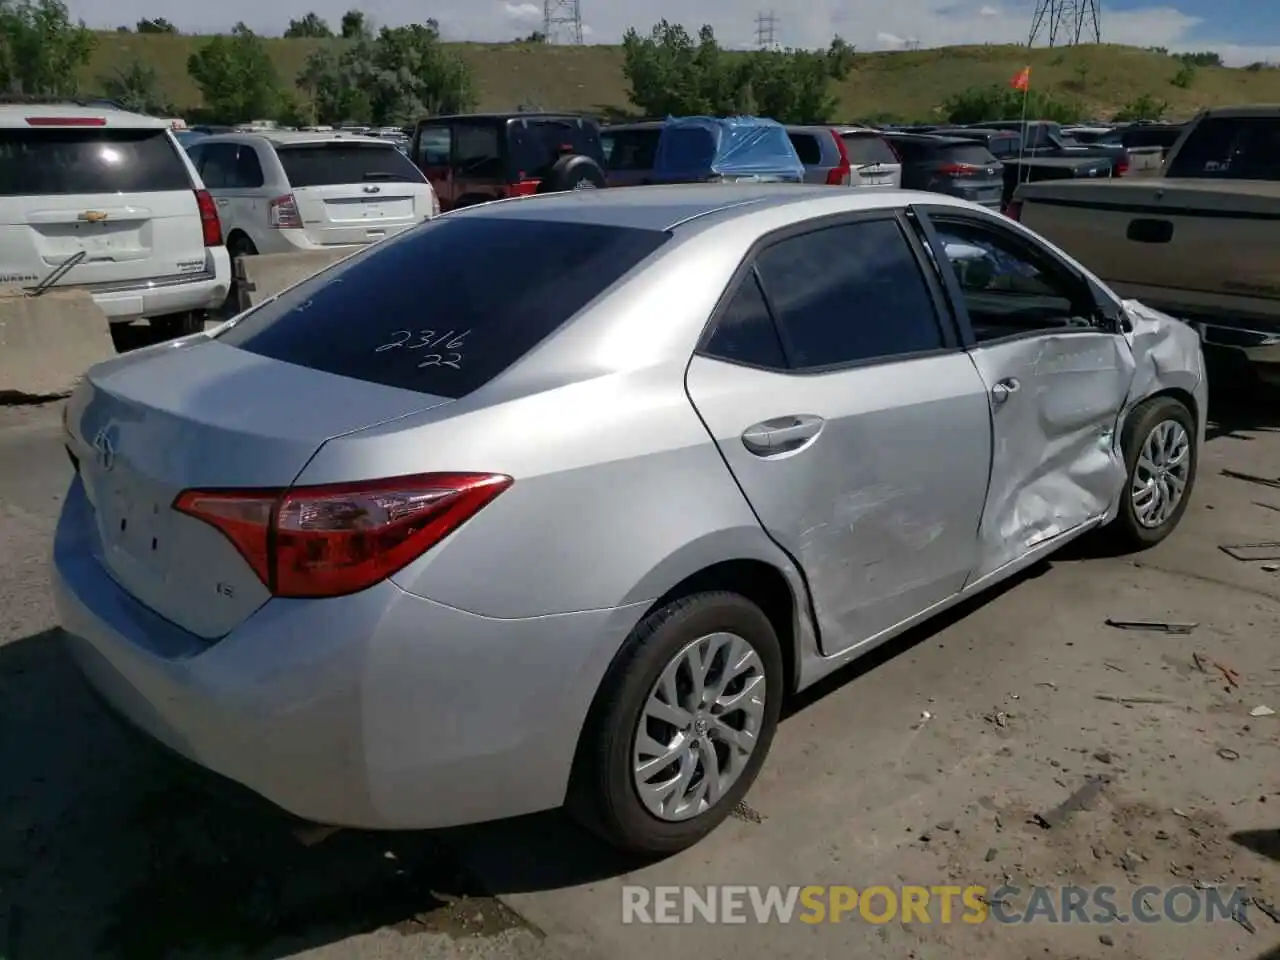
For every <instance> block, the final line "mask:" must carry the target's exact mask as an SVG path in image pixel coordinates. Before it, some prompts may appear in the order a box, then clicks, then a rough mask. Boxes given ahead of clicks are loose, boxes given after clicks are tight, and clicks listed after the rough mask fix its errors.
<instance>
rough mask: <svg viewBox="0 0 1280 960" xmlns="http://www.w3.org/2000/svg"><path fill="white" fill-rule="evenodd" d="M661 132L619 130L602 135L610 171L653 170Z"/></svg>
mask: <svg viewBox="0 0 1280 960" xmlns="http://www.w3.org/2000/svg"><path fill="white" fill-rule="evenodd" d="M661 134H662V131H661V130H619V131H617V132H616V133H612V134H611V133H604V134H601V140H602V141H603V143H604V150H605V157H606V158H607V159H608V162H609V169H610V170H652V169H653V159H654V156H655V155H656V154H657V152H658V137H659V136H661Z"/></svg>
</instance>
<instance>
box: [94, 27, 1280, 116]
mask: <svg viewBox="0 0 1280 960" xmlns="http://www.w3.org/2000/svg"><path fill="white" fill-rule="evenodd" d="M203 42H205V40H204V38H202V37H189V36H163V35H138V34H122V33H104V34H101V35H100V37H99V41H98V46H97V49H96V50H95V51H94V55H93V59H92V61H91V62H90V63H89V65H88V66H87V67H86V68H85V70H84V75H83V78H82V81H83V88H84V89H85V90H95V89H97V88H98V87H99V86H100V82H99V79H98V78H100V77H102V76H103V75H109V74H111V73H114V72H115V71H116V70H117V69H119V68H122V67H125V66H127V65H128V64H129V63H130V62H131V61H132V60H133V58H135V57H136V58H138V59H140V60H142V61H143V62H144V63H147V64H150V65H151V66H152V67H154V68H155V70H156V71H157V73H158V74H159V77H160V82H161V84H162V87H163V91H164V93H165V95H166V97H167V98H168V99H170V100H171V101H172V102H173V103H175V104H177V105H178V106H179V107H180V108H189V107H198V106H200V104H201V101H200V91H199V90H198V89H197V88H196V87H195V85H194V84H193V83H192V82H191V79H190V78H189V77H188V76H187V57H188V56H189V55H190V54H191V53H192V52H193V51H194V50H196V49H197V48H198V47H199V46H200V44H202V43H203ZM341 42H342V41H331V40H283V39H272V40H268V41H267V44H268V45H269V47H270V49H271V53H272V56H273V57H274V59H275V62H276V65H277V68H278V69H279V71H280V76H281V78H282V80H284V81H286V82H292V81H293V80H294V78H295V77H296V76H297V74H298V71H299V70H300V69H301V67H302V65H303V63H304V62H305V60H306V59H307V57H308V55H310V53H311V52H312V51H313V50H315V49H316V47H317V46H319V45H322V44H326V43H339V44H340V43H341ZM456 48H457V49H458V50H459V52H460V53H461V54H462V55H463V57H465V58H466V60H467V61H468V62H469V63H470V64H471V66H472V68H473V70H474V72H475V76H476V80H477V85H478V88H479V92H480V108H481V109H483V110H510V109H515V108H516V107H518V106H520V105H521V104H537V105H539V106H541V107H544V108H546V109H557V110H582V111H597V112H600V111H605V110H609V109H614V110H616V109H625V108H626V107H627V106H628V101H627V84H626V81H625V80H624V78H623V76H622V50H621V48H619V47H606V46H584V47H560V46H543V45H533V44H517V43H508V44H476V43H465V44H457V45H456ZM1027 64H1030V65H1031V67H1032V86H1033V88H1035V89H1038V90H1044V91H1053V92H1055V93H1059V94H1062V95H1066V96H1070V97H1073V98H1076V99H1078V100H1081V101H1083V102H1084V103H1085V104H1086V106H1087V107H1088V109H1089V111H1090V113H1092V114H1094V115H1097V116H1100V117H1101V116H1107V115H1110V114H1111V113H1113V112H1114V111H1116V110H1118V109H1119V108H1121V107H1122V106H1124V104H1126V103H1128V102H1130V101H1132V100H1134V99H1135V98H1137V97H1140V96H1142V95H1143V94H1148V95H1150V96H1151V97H1153V98H1155V99H1157V100H1163V101H1165V102H1167V103H1168V104H1169V107H1170V115H1171V116H1174V117H1185V116H1189V115H1191V114H1192V113H1194V112H1195V111H1196V110H1197V109H1199V108H1201V107H1204V106H1210V105H1215V104H1238V103H1265V102H1270V103H1277V102H1280V69H1276V68H1260V69H1227V68H1221V67H1218V68H1214V67H1202V68H1197V69H1196V70H1195V72H1194V76H1193V77H1192V78H1191V80H1190V83H1189V84H1187V85H1186V86H1185V87H1183V86H1178V85H1175V83H1174V82H1173V81H1174V78H1175V76H1176V75H1177V73H1178V69H1179V66H1180V63H1179V61H1177V60H1175V59H1174V58H1172V57H1169V56H1166V55H1162V54H1159V53H1153V52H1150V51H1146V50H1140V49H1138V48H1136V47H1122V46H1115V45H1109V44H1108V45H1103V46H1082V47H1074V48H1058V49H1053V50H1050V49H1037V50H1030V51H1029V50H1027V49H1025V48H1023V47H1016V46H980V47H946V48H941V49H935V50H918V51H912V52H904V53H868V54H860V55H859V56H858V58H857V60H856V66H855V69H854V70H853V72H852V73H851V74H850V75H849V77H848V79H847V80H846V81H845V82H844V83H842V84H841V85H840V88H839V90H838V94H839V99H840V105H841V118H843V119H853V118H859V117H877V116H879V117H887V116H893V117H899V118H903V119H909V120H923V119H926V118H930V117H932V116H933V115H934V114H933V112H934V110H935V109H936V108H937V107H938V106H939V104H941V103H942V102H943V100H945V99H946V97H947V96H948V95H950V94H952V93H955V92H957V91H960V90H964V89H966V88H968V87H973V86H979V85H986V84H993V83H1007V82H1008V81H1009V80H1010V79H1011V78H1012V77H1013V75H1014V74H1015V73H1017V71H1018V70H1020V69H1022V67H1023V66H1025V65H1027ZM833 119H837V118H833Z"/></svg>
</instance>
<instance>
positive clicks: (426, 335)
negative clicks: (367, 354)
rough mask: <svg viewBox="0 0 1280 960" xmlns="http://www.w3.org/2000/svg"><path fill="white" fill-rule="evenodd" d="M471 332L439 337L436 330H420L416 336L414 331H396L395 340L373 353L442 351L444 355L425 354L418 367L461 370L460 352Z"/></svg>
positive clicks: (453, 333) (451, 331)
mask: <svg viewBox="0 0 1280 960" xmlns="http://www.w3.org/2000/svg"><path fill="white" fill-rule="evenodd" d="M470 332H471V331H470V330H463V331H462V332H461V333H458V332H457V331H456V330H450V331H449V332H448V333H446V334H444V335H442V336H438V335H437V332H436V331H435V330H419V331H418V332H417V335H416V336H415V335H414V331H412V330H396V331H394V332H393V333H392V334H391V336H392V337H393V338H394V339H393V340H392V341H391V342H390V343H384V344H383V345H382V346H380V347H378V348H377V349H376V350H374V351H373V352H374V353H382V352H384V351H386V350H396V349H398V348H400V347H403V348H404V349H405V350H427V349H430V350H441V351H443V352H442V353H426V354H423V355H422V362H421V363H419V364H418V366H419V367H452V368H453V369H455V370H461V369H462V354H461V353H460V352H458V351H460V350H461V349H462V348H463V346H464V345H465V341H466V338H467V334H469V333H470ZM410 341H412V342H410Z"/></svg>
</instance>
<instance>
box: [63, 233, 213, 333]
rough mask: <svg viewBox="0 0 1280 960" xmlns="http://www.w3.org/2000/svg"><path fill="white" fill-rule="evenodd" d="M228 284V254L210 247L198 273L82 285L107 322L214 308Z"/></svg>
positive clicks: (121, 321)
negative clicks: (203, 266)
mask: <svg viewBox="0 0 1280 960" xmlns="http://www.w3.org/2000/svg"><path fill="white" fill-rule="evenodd" d="M59 286H60V287H61V286H62V285H61V284H60V285H59ZM69 286H72V287H74V286H75V285H74V284H71V285H69ZM230 286H231V258H230V257H229V256H228V255H227V249H226V247H211V248H209V249H208V250H207V251H206V263H205V268H204V269H203V270H201V271H200V272H199V273H192V274H176V275H173V276H166V277H156V278H153V279H149V280H138V281H125V282H121V283H113V284H94V285H92V286H86V287H83V288H82V289H85V290H87V291H88V293H89V294H90V295H91V296H92V297H93V302H94V303H96V304H97V305H98V307H99V309H101V310H102V312H103V313H105V314H106V315H107V319H108V320H109V321H110V322H111V323H127V322H128V321H131V320H143V319H147V318H150V317H164V316H169V315H171V314H175V313H191V312H193V311H199V310H216V309H218V308H219V307H221V306H222V305H223V303H224V302H225V301H226V299H227V290H228V289H229V288H230Z"/></svg>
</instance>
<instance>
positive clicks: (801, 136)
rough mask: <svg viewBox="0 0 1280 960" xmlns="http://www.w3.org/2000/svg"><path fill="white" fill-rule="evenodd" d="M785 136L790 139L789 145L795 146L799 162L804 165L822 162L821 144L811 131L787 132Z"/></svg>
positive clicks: (810, 165) (814, 164) (815, 164)
mask: <svg viewBox="0 0 1280 960" xmlns="http://www.w3.org/2000/svg"><path fill="white" fill-rule="evenodd" d="M787 136H788V137H789V138H790V139H791V145H792V146H793V147H795V148H796V154H797V156H799V157H800V162H801V163H803V164H804V165H805V166H806V167H813V166H817V165H818V164H820V163H822V145H821V144H820V143H818V138H817V137H816V136H814V135H813V134H812V133H788V134H787Z"/></svg>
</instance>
